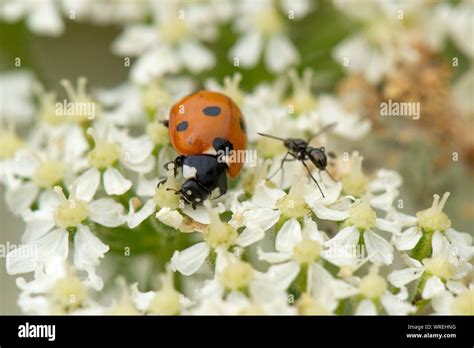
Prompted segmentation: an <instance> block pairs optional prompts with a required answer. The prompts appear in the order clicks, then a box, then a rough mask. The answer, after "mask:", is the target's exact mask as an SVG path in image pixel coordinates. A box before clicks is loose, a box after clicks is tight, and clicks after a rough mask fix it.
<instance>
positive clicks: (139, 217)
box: [127, 199, 156, 228]
mask: <svg viewBox="0 0 474 348" xmlns="http://www.w3.org/2000/svg"><path fill="white" fill-rule="evenodd" d="M155 210H156V204H155V201H154V200H153V199H149V200H148V201H146V202H145V205H144V206H143V207H142V208H141V209H140V210H139V211H138V212H136V213H133V214H130V215H129V216H127V224H128V227H130V228H135V227H137V226H138V225H140V224H141V223H142V222H143V221H144V220H146V219H147V218H148V217H149V216H150V215H151V214H153V213H154V212H155Z"/></svg>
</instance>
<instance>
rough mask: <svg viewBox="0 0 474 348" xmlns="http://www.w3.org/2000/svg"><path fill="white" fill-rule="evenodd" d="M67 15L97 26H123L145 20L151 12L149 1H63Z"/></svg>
mask: <svg viewBox="0 0 474 348" xmlns="http://www.w3.org/2000/svg"><path fill="white" fill-rule="evenodd" d="M60 2H61V4H62V6H63V7H64V11H65V13H67V15H68V16H69V17H71V16H74V19H75V20H79V21H85V20H88V21H90V22H92V23H97V24H102V25H105V24H113V23H116V24H120V25H121V24H123V23H126V22H134V21H139V20H143V19H144V18H145V16H146V14H147V11H148V10H149V4H148V2H147V1H126V0H125V1H124V0H119V1H94V0H80V1H75V0H61V1H60Z"/></svg>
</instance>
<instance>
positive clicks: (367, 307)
mask: <svg viewBox="0 0 474 348" xmlns="http://www.w3.org/2000/svg"><path fill="white" fill-rule="evenodd" d="M355 315H377V309H376V308H375V305H374V303H373V302H372V301H370V300H362V301H360V303H359V305H358V306H357V308H356V311H355Z"/></svg>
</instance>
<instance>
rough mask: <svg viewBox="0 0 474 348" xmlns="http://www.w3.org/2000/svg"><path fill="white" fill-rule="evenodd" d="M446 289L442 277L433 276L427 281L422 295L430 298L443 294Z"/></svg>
mask: <svg viewBox="0 0 474 348" xmlns="http://www.w3.org/2000/svg"><path fill="white" fill-rule="evenodd" d="M445 290H446V288H445V287H444V284H443V282H442V281H441V279H439V278H438V277H436V276H433V277H431V278H429V279H428V280H427V281H426V283H425V287H424V288H423V293H422V294H421V297H423V298H424V299H427V300H428V299H431V298H433V297H437V296H439V295H441V294H442V293H443V292H444V291H445Z"/></svg>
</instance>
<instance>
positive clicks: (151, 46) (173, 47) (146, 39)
mask: <svg viewBox="0 0 474 348" xmlns="http://www.w3.org/2000/svg"><path fill="white" fill-rule="evenodd" d="M152 15H153V23H152V24H150V25H142V24H132V25H130V26H128V27H127V28H126V29H125V31H124V33H122V35H121V36H120V37H119V38H118V39H117V40H116V41H115V42H114V45H113V50H114V52H115V53H116V54H120V55H123V56H129V55H132V56H139V58H138V60H137V61H136V63H135V64H134V66H133V67H132V70H131V78H132V80H133V81H135V82H138V83H147V82H150V81H152V79H154V78H157V77H161V76H163V75H165V74H167V73H177V72H179V71H181V70H184V69H188V70H190V71H191V72H192V73H195V74H196V73H199V72H201V71H203V70H208V69H210V68H211V67H212V66H213V65H214V63H215V58H214V55H213V54H212V52H211V51H210V50H209V49H208V48H207V47H205V46H204V45H203V44H202V43H201V42H200V40H212V39H214V38H215V36H216V30H215V28H214V26H215V23H214V22H213V21H212V18H214V17H215V16H213V10H212V8H211V7H206V6H200V5H199V4H193V3H185V4H181V3H180V2H178V1H172V2H163V1H157V2H153V11H152Z"/></svg>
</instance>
